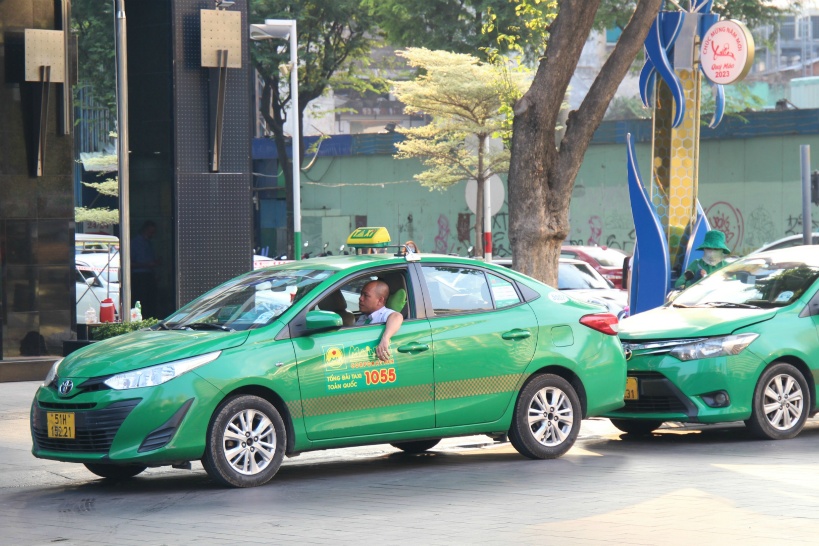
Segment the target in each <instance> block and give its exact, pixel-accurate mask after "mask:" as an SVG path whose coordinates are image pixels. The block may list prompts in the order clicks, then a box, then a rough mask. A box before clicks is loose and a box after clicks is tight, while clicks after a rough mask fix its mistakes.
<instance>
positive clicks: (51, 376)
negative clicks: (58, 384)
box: [43, 358, 63, 387]
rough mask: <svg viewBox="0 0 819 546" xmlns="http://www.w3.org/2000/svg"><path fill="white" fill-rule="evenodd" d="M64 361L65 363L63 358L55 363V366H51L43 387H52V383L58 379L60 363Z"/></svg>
mask: <svg viewBox="0 0 819 546" xmlns="http://www.w3.org/2000/svg"><path fill="white" fill-rule="evenodd" d="M62 361H63V359H62V358H61V359H60V360H58V361H57V362H55V363H54V365H53V366H51V369H50V370H48V373H47V374H46V376H45V379H43V387H47V386H48V385H51V382H52V381H54V378H55V377H57V367H58V366H59V365H60V363H61V362H62Z"/></svg>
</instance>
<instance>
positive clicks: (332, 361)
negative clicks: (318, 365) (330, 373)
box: [323, 345, 347, 370]
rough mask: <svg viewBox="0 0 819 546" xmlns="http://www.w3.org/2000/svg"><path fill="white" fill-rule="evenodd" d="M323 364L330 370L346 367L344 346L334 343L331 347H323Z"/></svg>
mask: <svg viewBox="0 0 819 546" xmlns="http://www.w3.org/2000/svg"><path fill="white" fill-rule="evenodd" d="M323 349H324V364H325V366H326V367H327V368H329V369H331V370H341V369H344V368H346V367H347V366H346V362H345V361H344V347H343V346H337V345H334V346H332V347H324V348H323Z"/></svg>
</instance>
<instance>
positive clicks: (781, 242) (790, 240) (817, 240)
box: [749, 233, 819, 255]
mask: <svg viewBox="0 0 819 546" xmlns="http://www.w3.org/2000/svg"><path fill="white" fill-rule="evenodd" d="M803 240H804V237H803V236H802V234H801V233H800V234H799V235H788V236H787V237H783V238H782V239H777V240H776V241H774V242H772V243H765V244H764V245H762V246H761V247H759V248H758V249H756V250H754V251H753V252H751V254H756V253H758V252H766V251H768V250H779V249H780V248H790V247H792V246H800V245H801V244H802V241H803ZM813 244H814V245H819V233H814V234H813ZM749 255H750V254H749Z"/></svg>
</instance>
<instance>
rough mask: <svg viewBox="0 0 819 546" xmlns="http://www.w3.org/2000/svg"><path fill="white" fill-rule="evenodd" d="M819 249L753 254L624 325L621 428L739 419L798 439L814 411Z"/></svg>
mask: <svg viewBox="0 0 819 546" xmlns="http://www.w3.org/2000/svg"><path fill="white" fill-rule="evenodd" d="M817 279H819V246H807V247H793V248H788V249H783V250H775V251H770V252H764V253H759V254H753V255H751V256H748V257H746V258H744V259H742V260H739V261H737V262H734V263H732V264H730V265H728V266H725V267H724V268H722V269H720V270H718V271H715V272H714V273H712V274H711V275H709V276H708V277H706V278H704V279H703V280H701V281H700V282H698V283H697V284H695V285H693V286H691V287H690V288H688V289H687V290H685V291H684V292H682V293H681V294H680V295H679V296H678V297H677V298H676V299H674V301H673V302H672V303H669V304H666V305H665V306H664V307H661V308H658V309H654V310H651V311H647V312H645V313H640V314H637V315H634V316H632V317H630V318H628V319H625V320H624V321H623V322H622V323H621V332H620V338H621V340H622V343H623V349H624V351H625V354H626V357H627V358H628V384H627V387H626V394H625V402H626V404H625V407H623V408H621V409H618V410H615V411H613V412H610V413H609V414H608V416H609V417H610V418H611V420H612V423H613V424H614V425H615V426H616V427H618V428H620V429H621V430H623V431H625V432H628V433H634V434H647V433H649V432H651V431H653V430H654V429H656V428H657V427H659V426H660V425H661V424H662V423H663V422H665V421H680V422H690V423H719V422H726V421H745V424H746V425H747V426H748V428H749V429H750V430H751V431H752V432H754V433H755V434H756V435H758V436H760V437H762V438H770V439H785V438H792V437H794V436H796V435H797V434H799V431H800V430H802V427H803V426H804V425H805V421H806V419H807V418H808V417H809V416H812V415H814V414H815V413H816V411H817V396H816V376H817V374H819V282H817Z"/></svg>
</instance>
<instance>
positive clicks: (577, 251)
mask: <svg viewBox="0 0 819 546" xmlns="http://www.w3.org/2000/svg"><path fill="white" fill-rule="evenodd" d="M560 256H561V257H564V258H572V259H575V260H581V261H584V262H586V263H588V264H590V265H591V266H592V267H593V268H594V269H595V270H597V272H598V273H600V274H601V275H603V276H604V277H605V278H607V279H608V280H610V281H611V282H612V284H614V287H615V288H623V262H624V261H625V259H626V258H627V257H628V254H626V253H625V252H623V251H621V250H617V249H615V248H610V247H605V246H572V245H563V246H561V247H560Z"/></svg>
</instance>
